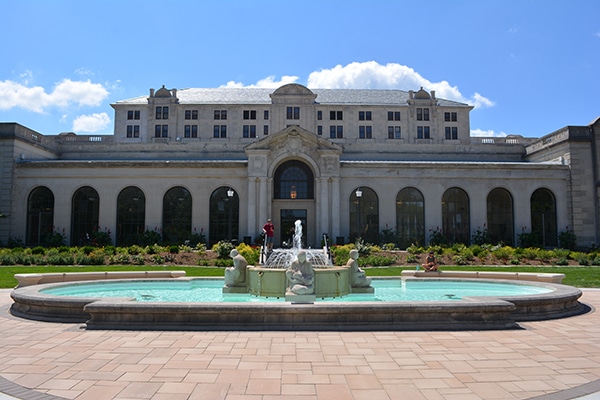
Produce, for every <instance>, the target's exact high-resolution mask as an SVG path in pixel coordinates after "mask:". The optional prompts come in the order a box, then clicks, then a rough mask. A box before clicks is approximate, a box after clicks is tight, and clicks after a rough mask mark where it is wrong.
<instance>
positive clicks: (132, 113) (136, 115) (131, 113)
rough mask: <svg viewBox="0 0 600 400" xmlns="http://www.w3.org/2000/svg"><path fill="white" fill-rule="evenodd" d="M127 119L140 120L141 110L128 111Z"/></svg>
mask: <svg viewBox="0 0 600 400" xmlns="http://www.w3.org/2000/svg"><path fill="white" fill-rule="evenodd" d="M127 119H140V110H129V111H127Z"/></svg>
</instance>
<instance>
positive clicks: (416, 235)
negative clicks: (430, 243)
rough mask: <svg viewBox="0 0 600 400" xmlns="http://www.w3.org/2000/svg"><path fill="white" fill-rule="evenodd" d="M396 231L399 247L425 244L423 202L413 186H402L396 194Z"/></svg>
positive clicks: (421, 196) (420, 194)
mask: <svg viewBox="0 0 600 400" xmlns="http://www.w3.org/2000/svg"><path fill="white" fill-rule="evenodd" d="M396 233H397V236H398V246H400V248H401V249H406V248H407V247H408V246H410V245H411V244H413V243H415V244H420V245H423V244H425V202H424V200H423V194H422V193H421V192H420V191H419V190H417V189H415V188H412V187H409V188H404V189H402V190H401V191H400V192H399V193H398V195H397V196H396Z"/></svg>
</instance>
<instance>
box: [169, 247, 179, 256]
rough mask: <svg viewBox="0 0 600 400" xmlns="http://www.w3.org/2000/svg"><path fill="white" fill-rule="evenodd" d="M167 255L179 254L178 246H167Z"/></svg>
mask: <svg viewBox="0 0 600 400" xmlns="http://www.w3.org/2000/svg"><path fill="white" fill-rule="evenodd" d="M169 253H171V254H178V253H179V246H177V245H171V246H169Z"/></svg>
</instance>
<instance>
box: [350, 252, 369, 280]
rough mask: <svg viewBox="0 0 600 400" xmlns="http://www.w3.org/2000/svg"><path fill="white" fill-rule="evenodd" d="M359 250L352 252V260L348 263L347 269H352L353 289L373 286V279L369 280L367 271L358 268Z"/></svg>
mask: <svg viewBox="0 0 600 400" xmlns="http://www.w3.org/2000/svg"><path fill="white" fill-rule="evenodd" d="M357 260H358V250H356V249H353V250H350V259H349V260H348V262H347V263H346V267H348V268H350V286H352V287H369V286H371V278H367V276H366V275H365V271H363V270H362V269H360V268H359V267H358V261H357Z"/></svg>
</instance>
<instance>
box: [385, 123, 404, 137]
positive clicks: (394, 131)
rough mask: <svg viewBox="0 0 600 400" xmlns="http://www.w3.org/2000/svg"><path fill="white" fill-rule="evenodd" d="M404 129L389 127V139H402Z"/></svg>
mask: <svg viewBox="0 0 600 400" xmlns="http://www.w3.org/2000/svg"><path fill="white" fill-rule="evenodd" d="M401 133H402V128H400V127H399V126H388V139H400V138H401Z"/></svg>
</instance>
